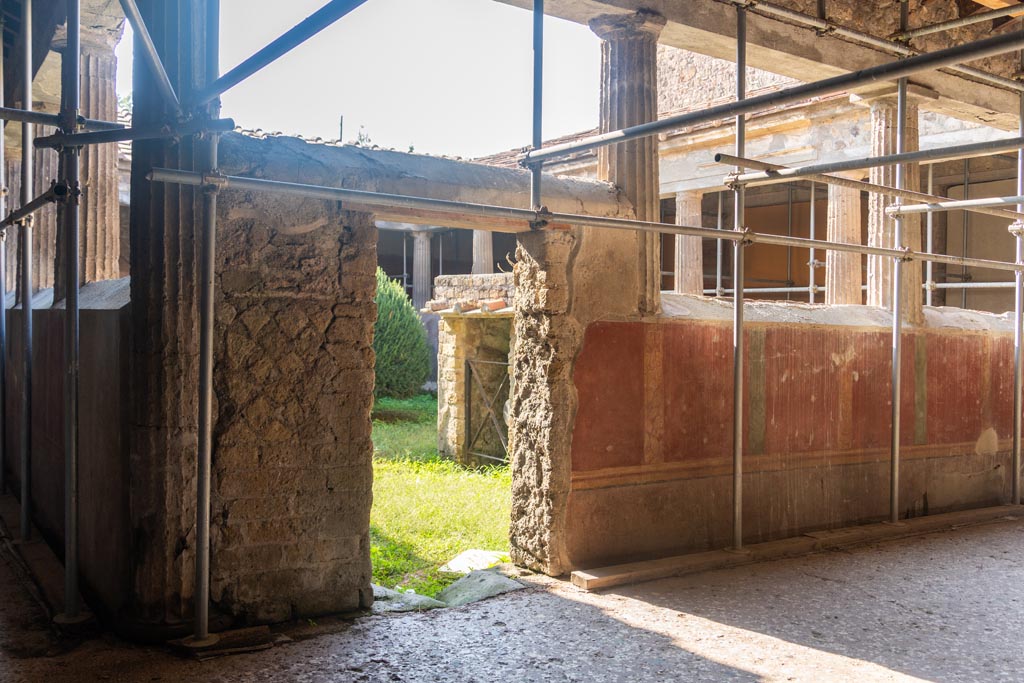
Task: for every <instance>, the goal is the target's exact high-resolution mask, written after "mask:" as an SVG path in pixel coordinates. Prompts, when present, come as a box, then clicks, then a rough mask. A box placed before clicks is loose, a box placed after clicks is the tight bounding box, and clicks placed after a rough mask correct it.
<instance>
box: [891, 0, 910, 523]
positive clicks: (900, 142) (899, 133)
mask: <svg viewBox="0 0 1024 683" xmlns="http://www.w3.org/2000/svg"><path fill="white" fill-rule="evenodd" d="M904 4H905V3H904ZM896 97H897V104H896V153H897V154H902V153H903V151H904V147H905V144H906V135H907V128H906V123H907V79H906V78H901V79H899V84H898V86H897V95H896ZM905 174H906V168H905V165H904V164H897V165H896V187H897V188H898V189H900V190H902V189H903V184H904V180H905V179H904V176H905ZM901 203H902V200H901V199H899V198H897V199H896V204H901ZM893 246H894V247H896V248H897V249H901V248H903V218H902V217H900V216H897V217H896V224H895V230H894V234H893ZM902 351H903V260H902V259H901V258H900V257H898V256H897V257H895V258H894V259H893V267H892V434H891V441H890V445H889V456H890V464H889V467H890V470H889V521H890V522H898V521H899V519H900V417H901V406H900V396H901V394H902V392H901V378H902V365H903V363H902Z"/></svg>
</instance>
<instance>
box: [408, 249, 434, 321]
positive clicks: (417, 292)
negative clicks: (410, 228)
mask: <svg viewBox="0 0 1024 683" xmlns="http://www.w3.org/2000/svg"><path fill="white" fill-rule="evenodd" d="M412 237H413V242H412V305H413V307H414V308H415V309H416V310H417V311H419V310H420V309H422V308H423V307H424V306H426V305H427V300H429V299H430V291H431V289H432V287H431V286H430V285H431V281H432V279H433V278H431V277H430V237H431V235H430V233H429V232H427V231H426V230H417V231H415V232H413V233H412Z"/></svg>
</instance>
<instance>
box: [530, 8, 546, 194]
mask: <svg viewBox="0 0 1024 683" xmlns="http://www.w3.org/2000/svg"><path fill="white" fill-rule="evenodd" d="M543 119H544V0H533V148H534V149H540V148H541V146H542V145H543V144H544V138H543V133H542V125H543ZM543 168H544V166H543V164H539V163H538V164H534V165H533V166H531V167H530V208H531V209H539V208H540V207H541V188H540V183H541V171H542V170H543Z"/></svg>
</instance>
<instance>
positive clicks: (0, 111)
mask: <svg viewBox="0 0 1024 683" xmlns="http://www.w3.org/2000/svg"><path fill="white" fill-rule="evenodd" d="M0 121H16V122H18V123H37V124H39V125H40V126H59V125H60V116H58V115H57V114H47V113H45V112H41V111H32V110H31V109H15V108H11V107H0ZM78 125H79V127H81V128H84V129H85V130H120V129H122V128H124V127H125V126H124V124H122V123H116V122H114V121H97V120H95V119H86V118H82V117H79V118H78Z"/></svg>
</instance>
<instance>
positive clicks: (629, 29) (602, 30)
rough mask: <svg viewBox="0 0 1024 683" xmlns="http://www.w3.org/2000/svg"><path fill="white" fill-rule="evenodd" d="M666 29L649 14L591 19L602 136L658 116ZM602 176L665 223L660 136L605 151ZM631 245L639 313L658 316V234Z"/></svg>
mask: <svg viewBox="0 0 1024 683" xmlns="http://www.w3.org/2000/svg"><path fill="white" fill-rule="evenodd" d="M664 26H665V19H664V17H662V16H660V15H657V14H653V13H650V12H644V11H641V12H637V13H636V14H632V15H606V16H600V17H596V18H594V19H592V20H591V21H590V28H591V29H592V30H593V31H594V32H595V33H596V34H597V35H598V36H599V37H600V38H601V39H602V42H601V118H600V129H601V131H602V132H607V131H612V130H618V129H621V128H627V127H629V126H635V125H637V124H640V123H647V122H648V121H653V120H655V119H656V118H657V117H658V58H657V57H658V35H659V34H660V33H661V29H662V28H663V27H664ZM598 175H599V177H600V178H601V179H603V180H608V181H610V182H612V183H614V184H615V185H616V186H618V187H620V188H622V190H623V192H624V193H625V195H626V197H627V198H628V199H629V200H630V201H631V202H632V204H633V207H634V210H635V211H636V217H637V219H638V220H645V221H657V220H660V219H661V215H660V214H661V212H660V197H659V190H660V188H659V180H658V138H657V136H648V137H643V138H638V139H635V140H630V141H628V142H622V143H619V144H617V145H611V146H608V147H602V148H600V150H598ZM616 237H617V239H619V240H622V236H616ZM622 241H623V242H626V240H622ZM631 241H632V242H633V244H631V245H629V246H627V247H624V248H628V249H630V250H631V251H632V254H631V255H629V257H628V258H630V259H631V260H633V261H634V263H633V266H632V268H630V270H632V272H633V273H634V274H635V275H634V276H633V277H635V280H636V295H637V296H636V307H637V309H638V310H639V312H640V313H653V312H656V311H657V309H658V299H659V292H660V291H661V242H660V239H659V236H658V235H655V234H647V233H637V234H635V235H634V236H633V239H632V240H631ZM627 244H628V243H627Z"/></svg>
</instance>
